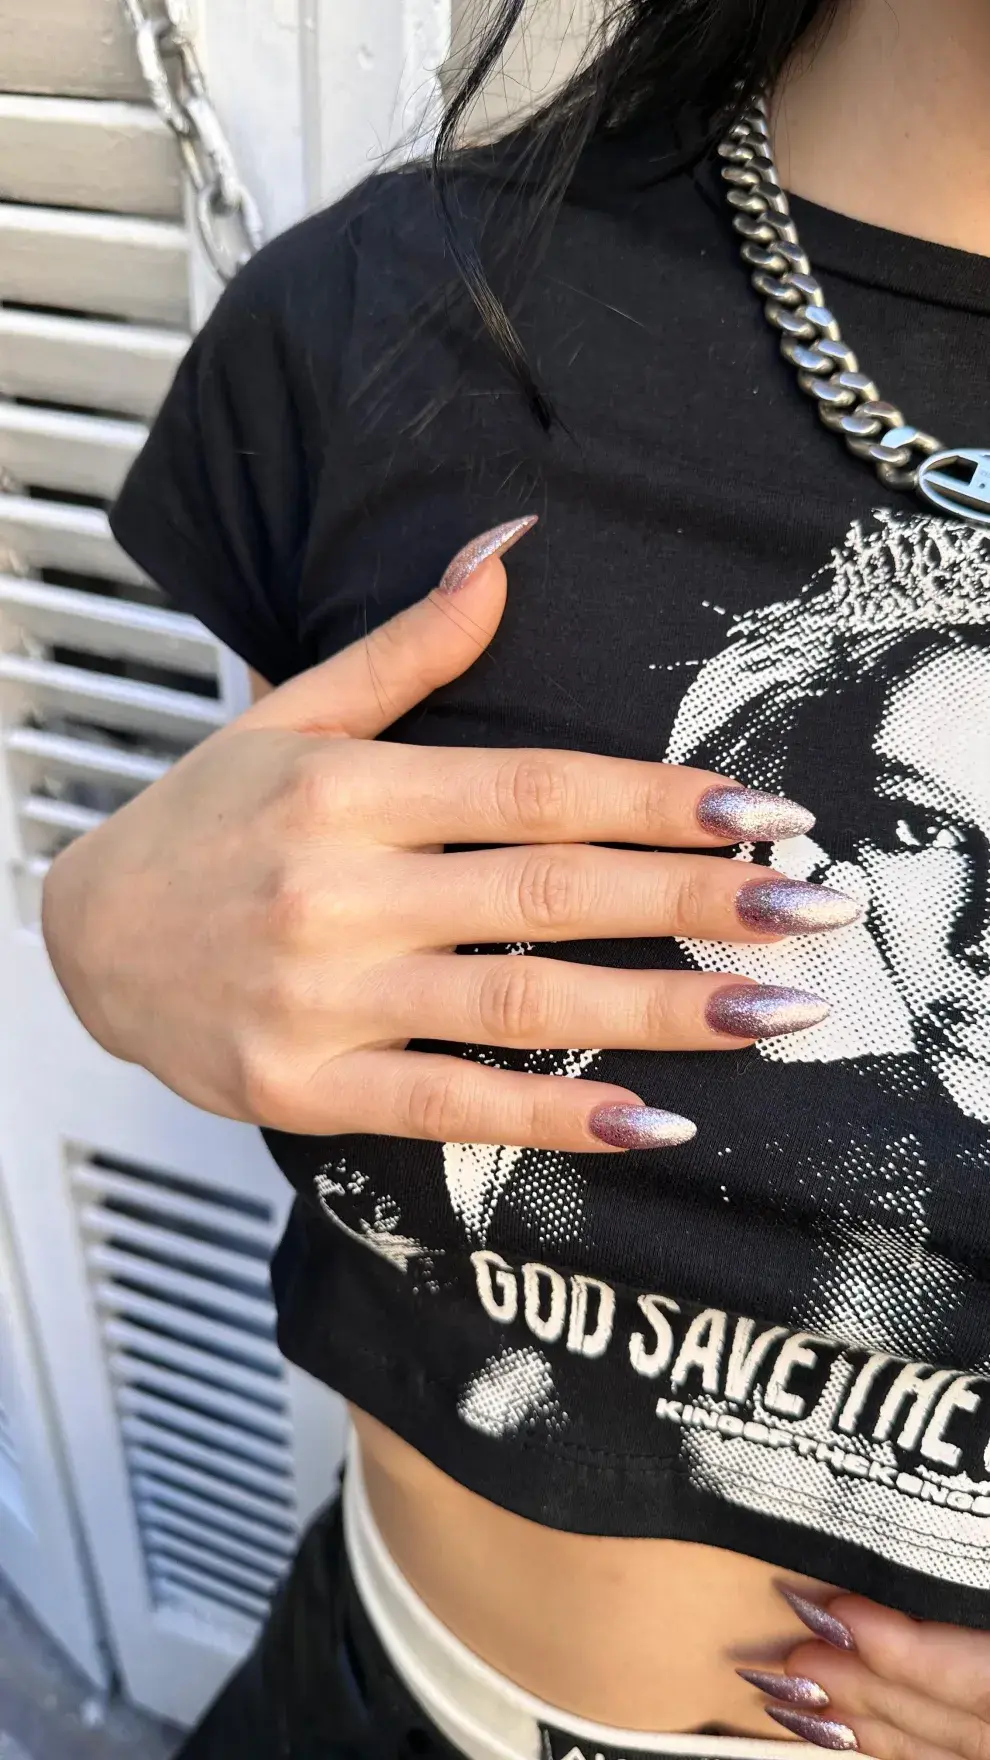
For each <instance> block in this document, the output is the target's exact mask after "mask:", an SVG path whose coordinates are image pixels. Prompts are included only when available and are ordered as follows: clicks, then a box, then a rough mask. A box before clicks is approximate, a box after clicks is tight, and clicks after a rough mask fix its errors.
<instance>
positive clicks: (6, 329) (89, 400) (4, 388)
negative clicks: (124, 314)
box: [0, 307, 189, 419]
mask: <svg viewBox="0 0 990 1760" xmlns="http://www.w3.org/2000/svg"><path fill="white" fill-rule="evenodd" d="M188 345H189V338H188V336H185V335H183V334H182V332H181V331H174V330H156V329H153V328H151V327H149V326H144V325H140V326H139V325H137V324H110V323H102V322H98V321H95V320H93V321H91V320H89V319H87V318H64V317H59V316H56V315H55V314H54V313H51V312H19V311H5V310H3V308H2V307H0V392H4V393H5V394H6V395H7V396H8V397H31V398H35V399H37V400H38V401H40V402H47V403H67V404H74V405H77V406H78V407H79V408H81V409H94V410H101V409H107V410H114V411H116V412H118V413H119V414H121V415H125V416H143V417H144V418H146V419H150V417H152V416H153V415H154V414H155V411H156V410H157V408H158V405H159V404H160V403H161V400H162V398H163V397H164V395H165V393H166V391H167V390H168V388H169V385H170V384H171V382H172V378H173V375H174V373H175V369H176V367H177V366H178V364H179V362H180V360H181V359H182V356H183V355H184V353H185V351H186V349H187V347H188Z"/></svg>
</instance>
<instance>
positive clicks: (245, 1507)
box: [128, 1442, 296, 1552]
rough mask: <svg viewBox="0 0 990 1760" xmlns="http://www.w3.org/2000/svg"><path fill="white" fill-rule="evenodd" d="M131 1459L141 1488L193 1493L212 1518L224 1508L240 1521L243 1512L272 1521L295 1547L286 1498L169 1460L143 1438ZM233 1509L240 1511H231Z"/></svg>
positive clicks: (134, 1446)
mask: <svg viewBox="0 0 990 1760" xmlns="http://www.w3.org/2000/svg"><path fill="white" fill-rule="evenodd" d="M128 1459H129V1460H130V1462H131V1465H132V1467H133V1469H134V1474H135V1479H134V1483H135V1485H136V1486H137V1488H138V1489H139V1490H140V1489H142V1488H147V1487H148V1486H151V1487H152V1488H158V1489H160V1488H161V1487H162V1486H165V1487H167V1489H168V1495H169V1496H170V1497H171V1496H173V1495H175V1494H178V1495H182V1496H194V1497H195V1500H196V1502H197V1504H201V1505H202V1506H203V1507H205V1508H207V1509H208V1510H209V1511H210V1517H211V1520H216V1521H217V1522H219V1520H220V1518H221V1515H222V1514H223V1513H224V1511H226V1514H227V1520H228V1521H233V1522H236V1523H238V1524H239V1522H240V1518H241V1516H242V1515H246V1516H248V1517H250V1518H251V1520H252V1521H257V1522H261V1523H265V1522H271V1523H273V1524H275V1525H277V1527H278V1531H279V1532H280V1533H282V1534H283V1535H284V1536H285V1543H286V1546H287V1547H288V1549H289V1551H290V1552H292V1551H293V1550H294V1548H295V1540H296V1527H295V1523H294V1522H293V1520H292V1513H291V1509H290V1508H289V1507H288V1506H287V1505H286V1504H285V1501H284V1498H283V1499H281V1500H280V1501H279V1502H277V1503H275V1502H272V1501H271V1500H270V1499H268V1498H264V1497H258V1496H257V1495H255V1493H253V1492H251V1491H246V1490H244V1489H243V1487H238V1486H234V1485H230V1484H228V1483H227V1482H226V1481H218V1480H217V1479H216V1478H214V1477H213V1476H211V1475H210V1474H209V1473H206V1472H201V1471H200V1469H199V1467H198V1466H196V1465H194V1464H193V1463H192V1462H190V1461H185V1460H183V1461H180V1460H166V1459H165V1457H164V1456H163V1455H161V1454H160V1453H158V1452H156V1451H155V1450H154V1449H152V1448H149V1447H147V1446H146V1445H145V1444H143V1443H140V1442H135V1443H133V1444H132V1445H131V1447H129V1449H128ZM231 1511H236V1512H237V1513H236V1514H234V1515H232V1514H231ZM238 1531H240V1530H239V1528H238Z"/></svg>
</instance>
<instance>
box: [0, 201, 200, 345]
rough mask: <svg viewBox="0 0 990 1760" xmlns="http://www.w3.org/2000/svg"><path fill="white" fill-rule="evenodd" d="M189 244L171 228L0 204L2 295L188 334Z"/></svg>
mask: <svg viewBox="0 0 990 1760" xmlns="http://www.w3.org/2000/svg"><path fill="white" fill-rule="evenodd" d="M187 253H188V239H187V236H186V233H185V230H184V228H183V227H181V226H178V225H176V224H175V223H174V222H173V221H170V220H141V219H137V218H135V219H131V218H130V217H124V216H120V215H116V214H93V213H73V212H71V211H70V210H68V209H65V208H36V207H26V206H25V207H21V206H19V205H17V204H8V203H0V262H2V264H3V295H4V299H5V300H13V301H15V302H16V303H17V304H18V305H27V306H52V307H55V308H56V309H58V308H60V307H61V308H63V309H68V310H71V311H76V312H94V313H102V314H104V315H106V316H114V317H122V318H137V319H139V320H140V321H141V322H142V323H150V324H175V325H178V326H181V327H185V325H186V324H187V323H188V317H189V302H188V289H187V276H188V255H187Z"/></svg>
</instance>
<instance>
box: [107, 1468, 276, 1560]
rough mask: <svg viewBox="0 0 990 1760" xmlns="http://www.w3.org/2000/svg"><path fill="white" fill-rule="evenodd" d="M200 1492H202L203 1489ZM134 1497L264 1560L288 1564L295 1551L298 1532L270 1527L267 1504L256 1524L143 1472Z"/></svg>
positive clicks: (211, 1500) (239, 1511) (139, 1473)
mask: <svg viewBox="0 0 990 1760" xmlns="http://www.w3.org/2000/svg"><path fill="white" fill-rule="evenodd" d="M136 1453H137V1451H135V1454H136ZM193 1477H195V1475H193ZM198 1488H199V1489H200V1490H201V1489H202V1486H201V1485H200V1486H199V1487H198ZM134 1495H135V1499H136V1500H137V1503H138V1505H139V1506H140V1507H142V1508H147V1509H152V1510H168V1511H169V1513H170V1514H172V1515H175V1514H176V1513H178V1514H179V1515H181V1516H182V1517H183V1518H184V1519H185V1520H187V1521H190V1522H194V1523H195V1524H196V1525H197V1526H198V1527H202V1528H205V1529H206V1531H207V1532H208V1533H216V1534H224V1535H226V1536H227V1537H228V1538H230V1539H234V1540H236V1541H238V1542H239V1543H241V1544H243V1545H245V1546H249V1547H252V1548H253V1549H255V1550H256V1551H257V1552H258V1553H259V1554H261V1555H262V1556H266V1555H271V1557H272V1558H276V1559H279V1560H285V1559H288V1558H291V1557H292V1554H293V1551H294V1550H295V1542H296V1535H295V1529H294V1528H293V1527H291V1526H288V1525H286V1524H284V1523H283V1524H281V1525H280V1526H278V1527H272V1526H269V1525H268V1518H270V1517H271V1514H272V1512H271V1511H270V1510H269V1508H268V1506H267V1504H266V1505H262V1506H260V1509H261V1510H263V1512H264V1518H265V1519H263V1520H259V1521H254V1520H252V1519H251V1518H250V1517H249V1516H248V1515H247V1513H246V1512H245V1511H244V1510H242V1509H237V1510H236V1511H234V1510H231V1509H224V1508H221V1507H220V1506H219V1505H218V1504H217V1502H216V1500H215V1499H214V1498H212V1497H200V1496H196V1495H195V1494H194V1493H193V1492H191V1491H189V1490H184V1489H182V1488H181V1487H180V1486H179V1485H177V1484H172V1483H171V1482H170V1481H169V1480H167V1479H164V1478H162V1476H161V1474H158V1475H155V1474H153V1473H145V1472H144V1471H142V1470H136V1471H135V1474H134ZM259 1513H260V1511H259Z"/></svg>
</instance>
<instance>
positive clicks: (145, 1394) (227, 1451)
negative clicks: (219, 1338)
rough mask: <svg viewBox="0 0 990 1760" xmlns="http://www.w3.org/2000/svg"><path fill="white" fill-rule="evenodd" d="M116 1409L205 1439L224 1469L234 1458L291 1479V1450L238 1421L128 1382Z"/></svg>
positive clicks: (179, 1433)
mask: <svg viewBox="0 0 990 1760" xmlns="http://www.w3.org/2000/svg"><path fill="white" fill-rule="evenodd" d="M117 1409H118V1411H120V1412H122V1413H126V1414H130V1415H131V1416H133V1417H135V1418H146V1419H147V1420H148V1421H149V1422H150V1423H153V1424H156V1425H158V1426H159V1427H160V1428H161V1429H162V1430H164V1431H167V1432H168V1434H169V1435H177V1436H182V1437H185V1438H187V1439H191V1440H192V1441H193V1442H203V1443H205V1444H206V1445H207V1446H208V1447H209V1448H211V1449H212V1450H213V1452H214V1456H215V1458H216V1459H217V1460H218V1462H219V1461H220V1460H221V1459H222V1462H223V1464H224V1470H226V1468H227V1465H228V1464H229V1463H231V1462H236V1463H237V1464H238V1465H240V1464H241V1463H242V1462H247V1463H248V1464H249V1465H250V1466H253V1467H256V1468H259V1469H261V1470H264V1471H267V1472H268V1473H269V1474H270V1475H271V1476H272V1478H278V1477H281V1478H285V1479H291V1476H292V1454H291V1451H290V1450H289V1449H287V1448H285V1447H283V1446H281V1445H280V1444H279V1443H274V1442H273V1443H268V1442H264V1441H262V1440H261V1438H260V1437H256V1436H253V1435H250V1434H249V1433H248V1432H247V1431H246V1430H243V1429H242V1428H241V1427H240V1426H239V1425H236V1424H227V1423H225V1422H224V1420H223V1419H222V1418H208V1417H202V1416H201V1415H200V1414H199V1413H198V1412H194V1411H191V1410H190V1409H189V1407H188V1406H182V1405H178V1404H177V1403H176V1402H174V1401H173V1400H171V1399H166V1398H163V1397H160V1396H159V1395H158V1394H156V1393H151V1392H150V1391H146V1390H145V1389H144V1388H142V1387H131V1386H129V1385H123V1386H119V1387H118V1389H117Z"/></svg>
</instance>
